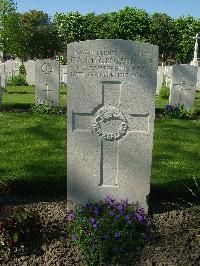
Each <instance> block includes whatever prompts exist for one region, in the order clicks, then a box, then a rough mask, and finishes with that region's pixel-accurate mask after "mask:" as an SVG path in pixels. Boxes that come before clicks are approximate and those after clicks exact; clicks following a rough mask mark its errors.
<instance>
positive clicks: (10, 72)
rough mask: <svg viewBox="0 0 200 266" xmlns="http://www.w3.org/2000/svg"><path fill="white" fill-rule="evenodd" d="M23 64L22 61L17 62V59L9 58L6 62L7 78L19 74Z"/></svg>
mask: <svg viewBox="0 0 200 266" xmlns="http://www.w3.org/2000/svg"><path fill="white" fill-rule="evenodd" d="M21 64H22V63H21V62H19V61H17V62H16V61H15V60H8V61H5V62H4V65H5V75H6V80H8V79H9V78H12V77H14V76H18V75H19V67H20V65H21Z"/></svg>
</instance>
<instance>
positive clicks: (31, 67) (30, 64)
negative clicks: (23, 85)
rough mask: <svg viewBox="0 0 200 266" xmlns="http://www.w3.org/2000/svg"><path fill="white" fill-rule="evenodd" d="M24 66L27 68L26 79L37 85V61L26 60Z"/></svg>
mask: <svg viewBox="0 0 200 266" xmlns="http://www.w3.org/2000/svg"><path fill="white" fill-rule="evenodd" d="M24 66H25V69H26V81H27V82H28V84H29V85H32V86H35V61H34V60H29V61H27V62H24Z"/></svg>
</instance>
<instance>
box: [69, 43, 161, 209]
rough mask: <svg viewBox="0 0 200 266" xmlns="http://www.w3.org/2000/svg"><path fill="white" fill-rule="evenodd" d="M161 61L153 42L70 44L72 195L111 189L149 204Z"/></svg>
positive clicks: (100, 195) (99, 195) (98, 194)
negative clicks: (158, 71) (158, 69)
mask: <svg viewBox="0 0 200 266" xmlns="http://www.w3.org/2000/svg"><path fill="white" fill-rule="evenodd" d="M157 63H158V47H157V46H154V45H150V44H145V43H138V42H132V41H125V40H92V41H85V42H79V43H71V44H69V45H68V77H67V80H68V118H67V121H68V137H67V143H68V148H67V154H68V159H67V162H68V166H67V170H68V175H67V199H68V202H71V203H73V204H78V203H83V202H84V201H86V200H87V199H91V200H93V201H97V200H100V199H104V198H105V196H106V195H108V194H109V195H112V196H113V197H114V198H116V199H118V200H120V199H121V198H124V197H129V199H130V201H132V202H135V203H138V204H139V205H140V206H142V207H144V208H145V209H146V210H147V201H146V199H147V196H148V194H149V192H150V174H151V161H152V142H153V128H154V112H155V95H156V83H157V75H156V71H157Z"/></svg>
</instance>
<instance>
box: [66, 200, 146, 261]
mask: <svg viewBox="0 0 200 266" xmlns="http://www.w3.org/2000/svg"><path fill="white" fill-rule="evenodd" d="M67 221H68V233H69V235H70V236H71V239H72V241H73V242H74V244H75V245H77V246H79V247H80V249H81V250H82V252H83V254H84V256H85V260H86V262H87V264H88V265H97V264H98V265H102V264H104V263H107V262H108V261H112V262H113V261H115V262H120V260H121V259H122V258H125V256H123V255H125V254H126V253H127V252H130V251H134V249H136V248H137V247H138V246H140V245H142V244H143V243H144V241H145V239H146V236H147V233H148V228H149V227H150V225H151V224H150V221H149V219H148V217H147V215H146V214H145V213H144V210H143V209H142V208H136V206H135V205H133V204H130V203H129V202H128V200H127V199H124V200H121V201H120V202H118V201H116V200H114V199H113V198H112V197H110V196H107V197H106V199H105V201H104V202H102V201H100V202H99V203H89V202H87V203H85V205H84V206H81V207H80V206H79V207H77V208H76V209H75V210H74V211H73V210H70V211H68V213H67Z"/></svg>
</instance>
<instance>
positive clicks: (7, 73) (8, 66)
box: [0, 60, 67, 87]
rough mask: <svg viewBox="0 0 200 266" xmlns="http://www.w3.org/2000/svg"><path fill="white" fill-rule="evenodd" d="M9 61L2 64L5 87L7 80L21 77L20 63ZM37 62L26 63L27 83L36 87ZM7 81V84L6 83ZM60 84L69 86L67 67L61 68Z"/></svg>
mask: <svg viewBox="0 0 200 266" xmlns="http://www.w3.org/2000/svg"><path fill="white" fill-rule="evenodd" d="M15 61H16V60H8V61H5V62H4V63H2V64H0V74H1V76H2V81H1V86H2V87H5V84H6V80H8V79H9V78H11V77H14V76H18V75H19V67H20V66H21V64H22V63H21V62H20V61H18V60H17V61H16V62H15ZM35 62H36V61H34V60H29V61H27V62H24V66H25V69H26V81H27V82H28V84H29V85H32V86H35ZM4 81H5V82H4ZM60 82H61V83H62V84H63V83H64V84H67V65H61V66H60Z"/></svg>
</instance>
